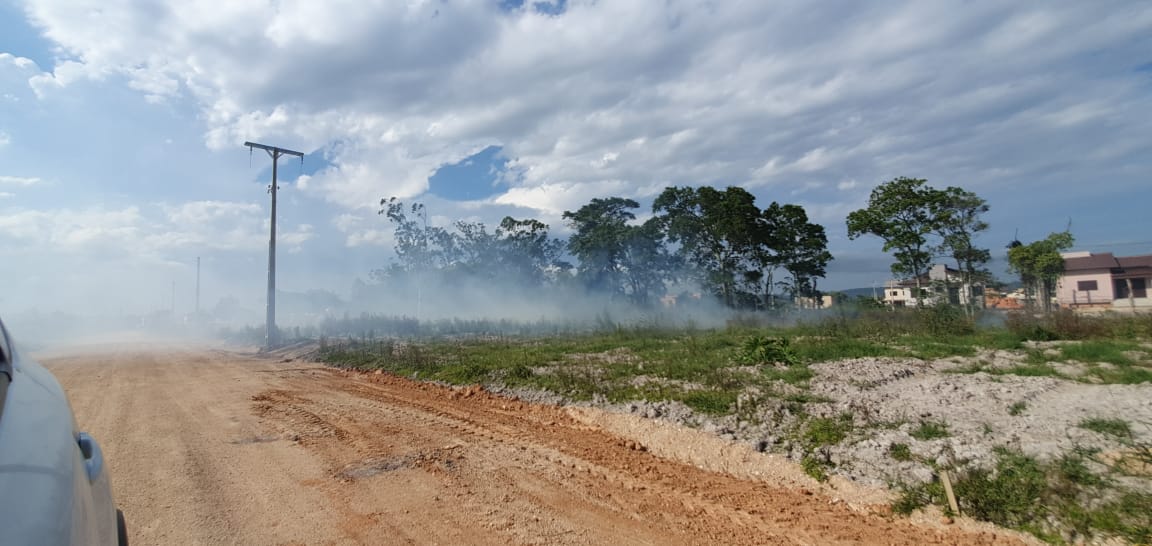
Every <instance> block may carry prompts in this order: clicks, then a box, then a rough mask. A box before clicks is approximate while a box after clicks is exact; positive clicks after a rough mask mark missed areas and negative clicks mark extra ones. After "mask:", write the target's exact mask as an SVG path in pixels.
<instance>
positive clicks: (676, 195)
mask: <svg viewBox="0 0 1152 546" xmlns="http://www.w3.org/2000/svg"><path fill="white" fill-rule="evenodd" d="M755 200H756V198H755V196H753V195H752V194H751V193H748V191H747V190H745V189H744V188H740V187H737V186H729V187H728V188H726V189H725V190H724V191H720V190H717V189H715V188H712V187H710V186H703V187H700V188H690V187H669V188H665V189H664V191H663V192H662V193H661V194H660V195H659V196H658V197H657V198H656V200H655V201H654V202H653V204H652V210H653V212H654V213H656V217H655V218H656V220H657V221H658V222H659V223H660V225H661V226H662V228H663V230H664V232H665V234H666V235H667V237H668V239H669V241H671V242H673V243H677V244H679V245H680V246H679V251H678V252H679V255H680V257H681V258H682V259H683V261H684V263H685V264H686V265H688V266H689V267H691V268H692V269H693V272H694V274H695V276H696V278H697V279H698V281H699V282H700V283H701V284H702V285H703V286H704V287H705V288H707V289H709V290H711V291H712V292H713V293H714V294H716V295H717V296H718V297H719V298H720V299H721V300H722V301H723V302H724V303H725V304H726V305H728V306H734V305H735V304H736V302H737V293H736V289H737V286H738V285H739V284H740V282H741V279H742V278H743V277H744V273H745V272H747V271H749V270H752V269H757V268H758V259H757V258H758V247H759V245H760V243H761V242H762V241H763V240H764V238H765V234H764V231H763V224H762V222H761V221H760V219H761V216H760V209H759V208H757V207H756V204H755Z"/></svg>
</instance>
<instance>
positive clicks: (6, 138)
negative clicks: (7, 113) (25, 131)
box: [0, 131, 12, 148]
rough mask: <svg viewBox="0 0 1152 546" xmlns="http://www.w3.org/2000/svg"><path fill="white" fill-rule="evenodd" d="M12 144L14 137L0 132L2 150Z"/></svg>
mask: <svg viewBox="0 0 1152 546" xmlns="http://www.w3.org/2000/svg"><path fill="white" fill-rule="evenodd" d="M11 143H12V137H11V136H8V133H5V132H4V131H0V148H3V147H5V146H7V145H9V144H11Z"/></svg>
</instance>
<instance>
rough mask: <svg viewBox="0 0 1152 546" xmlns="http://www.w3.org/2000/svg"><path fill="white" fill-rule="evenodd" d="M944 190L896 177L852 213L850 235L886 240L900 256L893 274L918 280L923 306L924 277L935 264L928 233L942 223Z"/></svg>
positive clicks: (889, 249)
mask: <svg viewBox="0 0 1152 546" xmlns="http://www.w3.org/2000/svg"><path fill="white" fill-rule="evenodd" d="M943 198H944V192H941V191H939V190H935V189H933V188H931V187H929V186H928V185H927V181H926V180H923V179H919V178H905V177H899V178H895V179H893V180H891V181H889V182H885V183H883V184H881V185H879V186H877V187H876V188H874V189H873V190H872V194H871V195H870V196H869V198H868V206H867V207H866V208H863V209H860V210H856V211H853V212H851V213H850V214H848V238H849V239H856V238H858V237H860V236H862V235H866V234H871V235H875V236H877V237H880V238H881V239H883V240H884V251H885V252H891V253H892V256H893V257H894V258H896V263H894V264H892V273H894V274H896V275H897V276H899V277H903V278H909V277H911V278H912V279H915V282H916V305H917V306H919V305H920V299H921V298H920V290H921V279H922V278H923V277H924V276H925V275H926V274H927V273H928V269H929V268H930V267H931V265H932V246H931V245H930V244H929V242H928V238H927V236H928V235H929V234H932V233H934V232H935V231H936V230H937V229H938V228H939V225H940V222H939V216H940V214H939V211H940V209H941V201H942V200H943Z"/></svg>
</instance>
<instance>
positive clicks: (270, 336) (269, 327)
mask: <svg viewBox="0 0 1152 546" xmlns="http://www.w3.org/2000/svg"><path fill="white" fill-rule="evenodd" d="M244 145H245V146H247V147H248V150H249V152H251V151H252V148H260V149H261V150H264V151H265V152H268V155H269V156H270V157H271V158H272V186H271V187H270V188H269V189H268V192H269V193H271V194H272V227H271V229H270V234H269V236H268V298H267V300H266V301H267V315H266V316H265V321H264V347H265V348H266V349H272V348H273V347H275V346H276V341H277V340H276V337H277V336H276V190H277V189H279V188H278V187H277V186H276V164H277V162H278V161H279V159H280V156H282V155H294V156H297V157H299V158H300V164H301V165H303V164H304V154H303V153H301V152H296V151H292V150H286V149H284V148H280V147H277V146H268V145H265V144H257V143H255V142H245V143H244Z"/></svg>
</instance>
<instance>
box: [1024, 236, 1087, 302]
mask: <svg viewBox="0 0 1152 546" xmlns="http://www.w3.org/2000/svg"><path fill="white" fill-rule="evenodd" d="M1074 242H1075V239H1074V238H1073V237H1072V233H1071V232H1069V231H1067V230H1065V231H1061V232H1059V233H1050V234H1049V235H1048V237H1045V238H1044V239H1041V240H1039V241H1034V242H1032V243H1028V244H1024V243H1021V242H1020V241H1012V243H1011V244H1010V245H1008V266H1009V267H1010V268H1011V269H1012V271H1014V272H1015V273H1017V274H1019V275H1020V282H1021V283H1022V284H1023V285H1024V293H1025V295H1027V297H1028V299H1027V301H1028V304H1029V306H1031V305H1033V304H1034V302H1035V299H1036V298H1037V297H1039V298H1041V302H1042V304H1041V307H1042V308H1043V309H1044V312H1048V311H1051V310H1052V295H1053V294H1054V293H1055V289H1056V281H1057V279H1059V278H1060V275H1061V274H1063V273H1064V257H1063V256H1061V255H1060V253H1061V252H1062V251H1064V250H1068V249H1069V248H1072V244H1073V243H1074Z"/></svg>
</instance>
